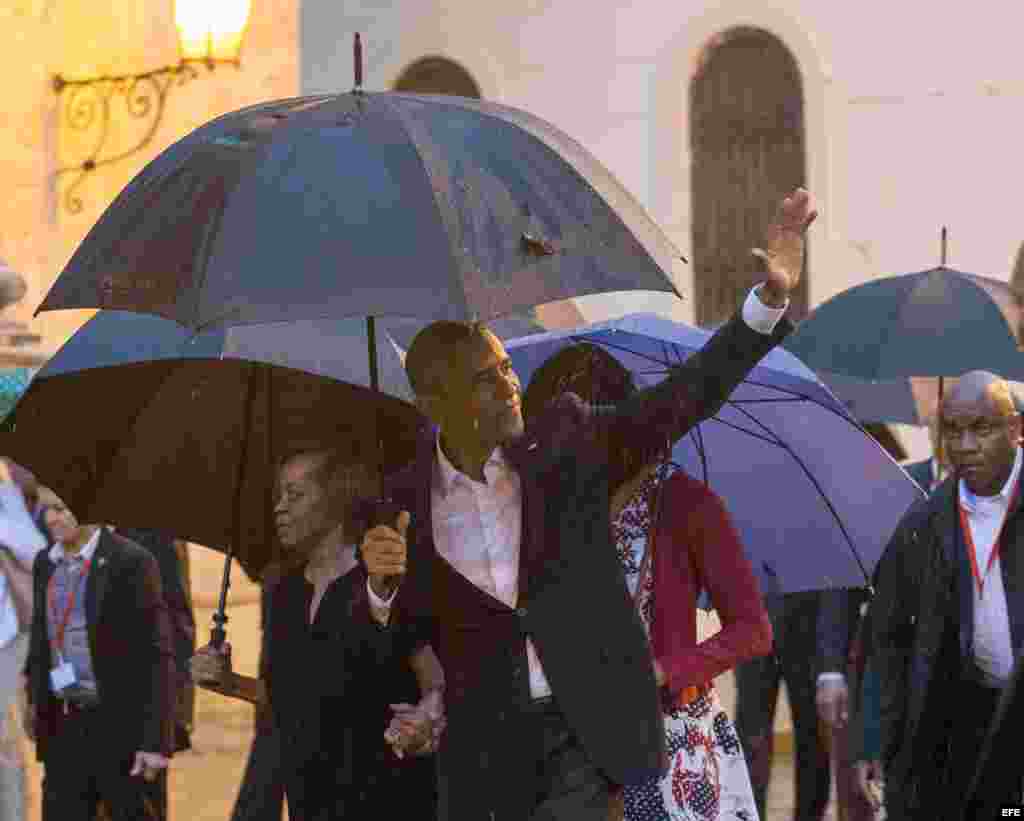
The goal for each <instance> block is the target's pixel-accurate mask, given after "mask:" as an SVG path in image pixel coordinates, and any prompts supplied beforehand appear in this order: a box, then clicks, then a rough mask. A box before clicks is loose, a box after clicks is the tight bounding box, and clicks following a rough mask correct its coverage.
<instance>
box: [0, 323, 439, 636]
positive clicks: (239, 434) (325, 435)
mask: <svg viewBox="0 0 1024 821" xmlns="http://www.w3.org/2000/svg"><path fill="white" fill-rule="evenodd" d="M332 327H333V332H332ZM363 327H364V326H363V325H362V323H361V321H359V320H355V321H354V322H353V321H339V322H334V323H330V322H327V323H324V322H312V323H298V324H297V325H290V324H287V323H285V324H272V325H252V326H246V327H243V328H231V329H227V330H224V329H218V330H214V331H209V332H207V333H203V334H199V335H192V334H190V333H189V332H188V331H186V330H185V329H184V328H182V327H181V326H180V325H178V324H176V323H174V322H171V321H169V320H165V319H160V318H159V317H153V316H147V315H142V314H131V313H121V312H101V313H99V314H97V315H96V316H95V317H94V318H93V319H91V320H90V321H89V322H88V323H86V325H84V326H83V327H82V328H81V329H80V330H79V331H78V332H77V333H76V334H75V335H74V336H73V337H72V338H71V339H70V340H69V341H68V343H67V344H66V345H65V346H64V347H63V348H62V349H61V351H60V352H58V353H57V355H56V356H54V357H53V359H51V360H50V362H49V363H48V364H47V365H46V367H45V368H43V370H42V371H41V372H40V373H39V375H38V376H37V377H36V378H35V379H34V380H33V381H32V384H31V385H30V387H29V388H28V390H27V391H26V392H25V394H24V396H22V398H21V400H20V401H19V403H18V405H17V406H16V407H15V409H14V411H13V413H12V414H11V416H10V417H9V418H8V420H7V421H6V422H5V428H6V429H7V432H6V433H5V434H4V437H3V440H2V441H0V452H3V453H5V454H7V455H10V456H11V457H12V458H14V459H15V460H17V461H19V462H21V463H23V464H25V465H26V466H30V467H31V469H32V470H33V471H34V472H35V473H36V475H37V476H38V477H39V479H40V481H42V482H44V483H46V484H48V485H50V486H52V487H53V489H54V490H55V491H56V492H57V493H58V494H59V495H60V496H61V497H62V498H64V500H65V501H66V502H67V503H68V505H69V506H70V507H71V509H72V510H74V511H75V513H76V514H77V515H78V516H79V518H80V519H81V520H82V521H89V522H110V523H112V524H116V525H120V526H124V527H140V528H152V529H158V530H164V531H167V532H171V533H174V534H175V535H176V536H178V537H180V538H183V539H187V540H189V541H192V542H197V543H199V544H204V545H208V546H209V547H212V548H214V549H217V550H221V551H224V552H225V553H227V554H228V555H229V557H230V556H233V557H235V558H237V559H238V560H239V562H240V563H241V564H242V566H243V567H244V568H245V570H246V572H247V573H249V574H250V575H252V576H254V577H258V576H259V574H260V573H261V571H262V570H263V568H264V567H265V566H266V564H267V563H268V562H269V561H271V560H272V559H273V558H274V548H273V545H274V543H275V540H274V533H273V523H272V512H271V508H272V503H271V499H272V488H273V482H274V473H275V469H276V466H277V464H278V462H279V461H280V460H281V459H282V458H283V457H284V456H286V455H288V454H289V453H291V452H294V451H296V450H302V449H307V448H323V447H333V448H336V449H338V450H339V451H341V453H342V454H343V455H344V456H348V457H351V458H352V459H353V460H358V461H364V462H368V463H370V464H380V465H381V467H383V468H384V469H389V468H393V467H397V466H399V465H401V464H404V463H405V462H406V461H408V459H409V458H411V455H412V453H413V452H414V450H415V444H416V438H417V433H418V431H419V429H420V428H421V426H422V425H423V424H424V420H423V418H422V417H421V416H420V415H419V413H418V412H417V411H416V410H415V408H414V407H413V406H412V405H410V404H408V403H407V402H404V401H402V400H401V399H398V398H396V397H394V396H392V395H390V394H387V393H384V392H383V390H391V391H392V392H394V393H398V394H402V393H403V392H404V391H407V390H408V386H407V385H406V384H404V373H403V371H402V369H401V367H400V362H399V354H398V352H397V349H396V348H395V346H394V345H393V343H392V342H391V341H390V340H389V339H388V338H387V337H386V336H383V335H381V336H380V337H379V340H378V360H379V361H380V362H382V363H383V367H382V368H381V374H382V376H383V379H382V380H381V388H382V390H378V391H371V390H369V389H367V388H365V387H362V386H360V385H358V384H355V385H354V384H348V383H345V382H340V381H336V380H335V379H332V378H330V377H331V376H332V375H338V376H340V377H341V378H345V379H350V380H353V381H356V380H358V381H365V380H366V370H367V362H366V346H367V341H366V338H365V333H364V331H363ZM311 340H312V344H311V345H310V346H309V347H306V348H303V347H302V345H303V344H304V341H305V343H310V341H311ZM346 351H347V352H348V353H347V354H346ZM287 365H293V366H295V367H287ZM299 368H305V369H304V370H300V369H299ZM360 368H362V373H361V374H360ZM227 583H228V577H227V571H225V580H224V588H223V591H222V606H221V613H220V618H221V619H222V621H221V624H222V623H223V600H224V595H225V594H226V589H227ZM222 636H223V633H221V637H222Z"/></svg>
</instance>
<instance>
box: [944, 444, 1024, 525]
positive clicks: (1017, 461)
mask: <svg viewBox="0 0 1024 821" xmlns="http://www.w3.org/2000/svg"><path fill="white" fill-rule="evenodd" d="M1021 462H1022V459H1021V449H1020V447H1018V448H1017V455H1016V456H1015V457H1014V460H1013V470H1011V471H1010V477H1009V478H1008V479H1007V480H1006V483H1005V484H1004V485H1003V487H1002V489H1001V490H1000V491H999V493H997V494H996V495H995V496H976V495H975V494H974V493H971V491H970V489H969V488H968V487H967V485H966V484H965V483H964V480H963V479H961V480H960V482H959V491H960V504H962V505H963V506H964V509H965V510H967V512H968V513H974V512H976V511H977V510H978V509H979V508H990V509H991V508H994V507H997V508H1001V509H1003V510H1006V509H1007V508H1009V506H1010V496H1011V495H1012V494H1013V489H1014V488H1015V487H1016V486H1017V479H1018V478H1019V477H1020V469H1021Z"/></svg>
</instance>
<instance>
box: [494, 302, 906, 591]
mask: <svg viewBox="0 0 1024 821" xmlns="http://www.w3.org/2000/svg"><path fill="white" fill-rule="evenodd" d="M710 336H711V334H710V333H709V332H707V331H702V330H698V329H696V328H691V327H689V326H686V325H682V324H679V323H675V322H671V321H669V320H665V319H661V318H659V317H656V316H652V315H633V316H630V317H626V318H623V319H621V320H616V321H613V322H610V323H602V324H600V325H595V326H591V327H589V328H587V329H583V330H582V331H579V332H575V333H548V334H539V335H537V336H536V337H525V338H523V339H518V340H513V341H511V342H510V343H509V344H508V350H509V355H510V357H511V358H512V362H513V364H514V365H515V367H516V369H517V371H518V372H519V373H520V375H521V376H522V378H523V379H524V380H528V379H529V377H530V376H531V375H532V374H533V373H534V372H535V371H536V370H537V368H539V367H540V366H541V365H542V364H543V363H544V362H545V361H546V360H547V359H548V358H549V357H550V356H552V355H553V354H554V353H556V352H557V351H558V350H561V349H562V348H563V347H565V346H566V345H569V344H573V343H575V342H590V343H593V344H598V345H601V346H603V347H604V348H606V349H607V350H608V351H609V352H610V353H612V354H614V355H615V357H616V358H617V359H618V360H619V361H620V362H621V363H622V364H623V365H625V366H626V367H627V368H628V369H629V370H630V371H631V372H632V373H633V375H634V379H635V381H636V382H637V384H638V386H640V387H643V386H645V385H650V384H653V383H655V382H657V381H658V380H660V379H662V378H663V377H664V374H665V372H666V368H667V367H668V366H669V365H672V364H675V363H677V362H681V361H683V360H685V358H686V357H687V356H689V355H690V354H691V353H693V352H694V351H696V350H698V349H699V348H701V347H703V345H704V344H705V342H706V341H707V340H708V339H709V338H710ZM672 458H673V460H674V461H675V462H677V463H678V464H679V465H681V466H682V467H683V468H684V469H685V470H686V471H687V472H688V473H690V474H691V475H693V476H695V477H697V478H699V479H702V480H704V481H706V482H707V483H708V485H709V487H710V488H711V489H712V490H713V491H715V492H716V493H717V494H718V495H719V496H720V497H721V498H722V499H723V500H724V502H725V504H726V506H727V507H728V509H729V512H730V514H731V515H732V517H733V520H734V522H735V524H736V526H737V528H738V530H739V532H740V534H741V537H742V540H743V544H744V546H745V548H746V550H747V555H748V557H749V558H750V560H751V564H752V566H753V567H754V570H755V572H756V573H757V574H758V576H759V580H760V582H761V585H762V590H763V591H764V592H765V593H788V592H795V591H800V590H821V589H827V588H834V587H863V586H864V585H865V584H866V583H867V579H868V576H869V574H870V572H871V570H872V569H873V568H874V565H875V563H876V562H877V561H878V558H879V557H880V556H881V554H882V551H883V550H884V548H885V545H886V544H887V542H888V540H889V537H890V536H891V535H892V532H893V531H894V530H895V528H896V525H897V524H898V523H899V520H900V518H901V517H902V515H903V513H904V512H905V511H906V509H907V508H908V507H909V506H910V505H911V504H912V503H913V502H914V501H915V500H916V499H918V498H920V497H921V491H920V489H919V488H918V487H917V486H916V485H915V484H914V483H913V481H912V480H911V479H910V478H909V477H908V476H907V475H906V473H905V472H904V471H903V470H902V468H900V467H899V466H898V465H897V464H896V463H895V462H894V461H893V460H892V459H891V458H890V457H889V455H888V454H887V453H885V451H884V450H883V449H882V448H881V447H880V446H879V445H878V443H877V442H876V441H875V440H874V439H872V438H871V437H870V436H869V435H868V434H867V433H866V432H865V431H864V430H863V429H862V428H861V427H860V426H859V425H858V423H857V422H856V420H854V419H853V417H852V416H850V414H849V412H848V411H847V410H846V408H845V406H844V405H843V403H842V402H841V401H840V400H838V399H837V398H836V397H835V396H833V395H832V393H831V392H830V391H829V390H828V389H827V388H826V387H825V386H824V385H822V384H821V383H820V382H819V381H817V380H816V379H815V378H814V376H813V374H812V373H811V372H810V371H809V370H808V369H807V367H806V366H805V365H803V364H802V363H801V362H799V360H797V359H796V358H795V357H793V356H792V355H790V354H788V353H786V352H785V351H782V350H779V349H776V350H774V351H772V352H771V353H769V354H768V356H767V357H765V359H764V360H763V361H762V362H761V364H760V365H758V367H756V368H755V369H754V370H753V371H751V373H750V374H749V375H748V376H747V378H746V379H745V380H744V381H743V383H742V384H741V385H740V386H739V387H738V388H737V389H736V390H735V391H734V392H733V394H732V395H731V396H730V397H729V400H728V402H727V403H726V404H725V406H724V407H723V408H722V410H721V411H720V412H719V413H718V414H716V416H715V417H714V418H712V419H710V420H708V421H707V422H704V423H702V424H701V425H698V426H697V427H696V428H695V429H694V430H693V431H692V432H691V433H690V434H688V435H687V436H686V437H684V438H683V439H682V440H681V441H680V442H679V443H678V444H677V445H676V446H675V448H674V450H673V453H672ZM836 465H842V469H841V470H837V469H836Z"/></svg>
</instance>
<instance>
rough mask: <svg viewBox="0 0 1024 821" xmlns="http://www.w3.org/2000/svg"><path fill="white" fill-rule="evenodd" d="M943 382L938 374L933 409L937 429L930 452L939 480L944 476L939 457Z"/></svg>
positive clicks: (936, 476)
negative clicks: (937, 388)
mask: <svg viewBox="0 0 1024 821" xmlns="http://www.w3.org/2000/svg"><path fill="white" fill-rule="evenodd" d="M944 382H945V380H944V379H943V378H942V377H941V376H940V377H939V404H938V406H937V407H936V411H935V424H936V425H937V426H938V429H937V430H936V431H935V453H933V454H932V457H933V458H934V459H935V478H936V479H939V480H941V479H943V478H945V477H943V475H942V461H943V460H942V458H941V456H942V394H943V388H944Z"/></svg>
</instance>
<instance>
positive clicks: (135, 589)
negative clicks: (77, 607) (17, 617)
mask: <svg viewBox="0 0 1024 821" xmlns="http://www.w3.org/2000/svg"><path fill="white" fill-rule="evenodd" d="M54 567H55V566H54V564H53V562H51V561H50V557H49V551H46V550H44V551H41V552H40V553H39V555H38V556H37V557H36V561H35V565H34V567H33V590H34V602H33V617H32V633H31V637H30V639H29V642H30V643H29V661H28V674H29V683H28V689H29V693H28V695H29V700H30V702H31V704H32V705H33V710H34V715H35V727H36V751H37V754H38V757H39V760H40V761H44V762H45V760H46V751H47V744H48V742H49V740H50V739H51V738H52V737H53V733H54V729H55V719H56V716H57V710H59V709H60V706H59V702H58V701H57V699H56V698H55V697H54V695H53V694H52V692H51V691H50V670H51V669H52V668H53V659H52V655H51V651H50V641H49V633H48V630H47V620H48V618H49V614H48V612H47V594H46V591H47V586H48V585H49V582H50V577H51V576H52V574H53V571H54ZM85 610H86V618H87V620H88V625H89V649H90V651H91V653H92V663H93V672H94V673H95V676H96V684H97V687H98V689H99V697H100V702H101V704H100V706H99V708H98V709H99V710H101V711H102V712H103V713H104V714H106V716H108V718H107V720H106V721H105V722H104V723H105V726H106V727H108V728H109V733H108V734H107V735H106V736H105V739H104V740H105V747H106V750H105V751H106V752H108V753H109V754H112V755H118V756H127V755H130V754H131V753H133V752H136V751H140V750H141V751H144V752H155V753H162V754H164V755H171V753H172V752H173V750H174V704H175V700H174V699H175V675H174V653H173V650H172V647H171V638H170V627H169V624H168V619H167V606H166V605H165V604H164V599H163V594H162V592H161V586H160V571H159V569H158V567H157V563H156V560H155V559H154V558H153V556H152V555H150V553H149V552H148V551H146V549H145V548H142V547H140V546H139V545H137V544H135V543H134V542H130V541H128V540H127V539H124V538H122V537H121V536H118V535H116V534H114V533H111V532H110V531H109V530H106V529H105V528H104V529H103V531H102V533H101V535H100V540H99V544H97V546H96V553H95V554H94V555H93V560H92V566H91V568H90V571H89V576H88V579H87V581H86V587H85ZM97 752H101V751H97Z"/></svg>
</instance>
